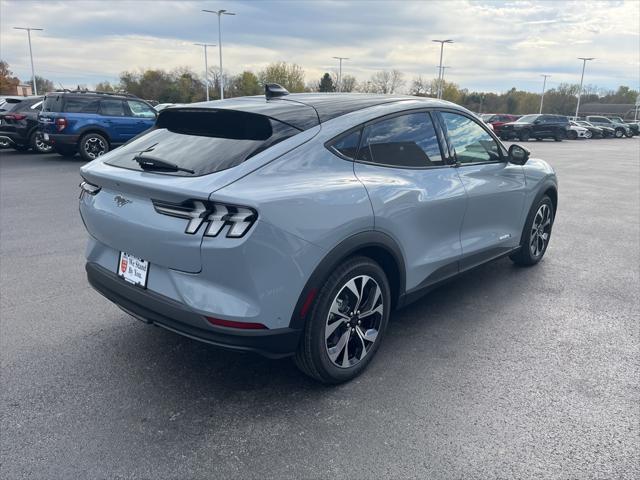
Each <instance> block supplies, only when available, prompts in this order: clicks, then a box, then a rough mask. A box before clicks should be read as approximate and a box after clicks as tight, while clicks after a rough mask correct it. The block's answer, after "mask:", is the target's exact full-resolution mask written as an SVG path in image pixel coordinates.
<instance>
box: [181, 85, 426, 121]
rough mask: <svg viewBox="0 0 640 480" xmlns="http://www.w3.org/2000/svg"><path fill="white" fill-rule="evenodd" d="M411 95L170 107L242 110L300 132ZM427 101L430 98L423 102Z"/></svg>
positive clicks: (306, 96) (296, 97) (313, 96)
mask: <svg viewBox="0 0 640 480" xmlns="http://www.w3.org/2000/svg"><path fill="white" fill-rule="evenodd" d="M418 99H419V97H411V96H408V95H376V94H366V93H293V94H290V95H287V96H284V97H278V98H274V99H271V100H266V99H265V97H264V96H263V95H256V96H252V97H237V98H230V99H227V100H222V101H220V100H217V101H213V102H201V103H192V104H189V105H182V106H181V107H168V108H218V109H233V110H241V111H244V112H248V113H255V114H257V115H264V116H267V117H271V118H273V119H275V120H278V121H280V122H284V123H287V124H289V125H291V126H293V127H296V128H299V129H300V130H307V129H309V128H312V127H315V126H317V125H319V124H320V123H322V122H327V121H329V120H331V119H333V118H337V117H340V116H342V115H345V114H347V113H350V112H355V111H356V110H362V109H363V108H369V107H373V106H376V105H382V104H385V103H391V102H398V101H401V100H418ZM424 100H428V99H426V98H425V99H424Z"/></svg>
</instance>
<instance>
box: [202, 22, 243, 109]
mask: <svg viewBox="0 0 640 480" xmlns="http://www.w3.org/2000/svg"><path fill="white" fill-rule="evenodd" d="M202 11H203V12H207V13H215V14H216V15H218V52H219V53H220V100H224V75H223V73H222V23H221V22H220V19H221V18H222V15H235V13H232V12H227V11H226V10H202Z"/></svg>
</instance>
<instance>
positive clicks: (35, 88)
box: [13, 27, 44, 95]
mask: <svg viewBox="0 0 640 480" xmlns="http://www.w3.org/2000/svg"><path fill="white" fill-rule="evenodd" d="M13 28H15V29H16V30H26V31H27V37H28V38H29V58H30V59H31V82H32V83H33V94H34V95H38V87H36V72H35V70H34V69H33V51H32V50H31V30H38V31H40V32H41V31H43V30H44V28H31V27H13Z"/></svg>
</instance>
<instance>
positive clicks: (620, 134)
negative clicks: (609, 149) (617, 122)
mask: <svg viewBox="0 0 640 480" xmlns="http://www.w3.org/2000/svg"><path fill="white" fill-rule="evenodd" d="M614 135H615V137H616V138H622V137H624V128H616V133H615V134H614Z"/></svg>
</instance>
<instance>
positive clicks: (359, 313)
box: [294, 257, 391, 384]
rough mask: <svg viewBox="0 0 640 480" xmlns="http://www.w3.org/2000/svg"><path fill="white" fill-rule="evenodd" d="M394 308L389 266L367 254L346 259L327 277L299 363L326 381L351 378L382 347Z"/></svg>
mask: <svg viewBox="0 0 640 480" xmlns="http://www.w3.org/2000/svg"><path fill="white" fill-rule="evenodd" d="M390 309H391V289H390V287H389V281H388V280H387V276H386V275H385V273H384V270H382V268H381V267H380V266H379V265H378V264H377V263H376V262H374V261H373V260H371V259H369V258H366V257H355V258H352V259H350V260H347V261H346V262H345V263H344V264H343V265H342V266H340V267H338V268H337V269H336V270H335V271H334V272H333V274H332V275H331V276H330V277H329V278H328V279H327V280H326V281H325V283H324V285H323V286H322V288H321V289H320V292H319V293H318V296H317V298H316V300H315V302H314V303H313V306H312V308H311V311H310V313H309V318H308V319H307V324H306V326H305V329H304V332H303V338H302V340H301V341H300V345H299V347H298V351H297V352H296V355H295V357H294V361H295V363H296V365H297V366H298V368H299V369H300V370H302V371H303V372H304V373H306V374H307V375H309V376H310V377H312V378H314V379H316V380H318V381H320V382H323V383H329V384H337V383H342V382H346V381H348V380H351V379H352V378H354V377H356V376H357V375H359V374H360V373H361V372H362V371H363V370H364V369H365V368H366V366H367V365H368V364H369V362H370V361H371V359H372V358H373V356H374V355H375V353H376V352H377V350H378V348H379V347H380V342H381V341H382V337H383V335H384V332H385V330H386V327H387V323H388V321H389V312H390Z"/></svg>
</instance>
